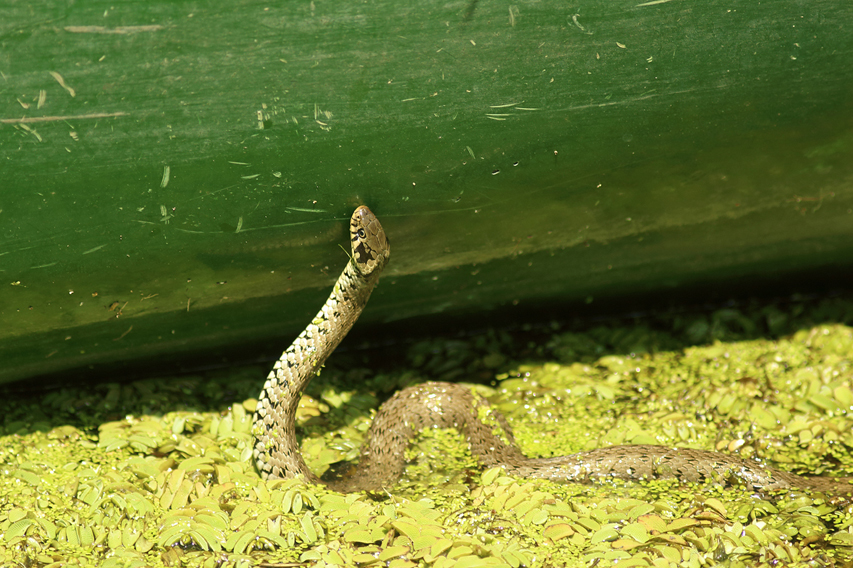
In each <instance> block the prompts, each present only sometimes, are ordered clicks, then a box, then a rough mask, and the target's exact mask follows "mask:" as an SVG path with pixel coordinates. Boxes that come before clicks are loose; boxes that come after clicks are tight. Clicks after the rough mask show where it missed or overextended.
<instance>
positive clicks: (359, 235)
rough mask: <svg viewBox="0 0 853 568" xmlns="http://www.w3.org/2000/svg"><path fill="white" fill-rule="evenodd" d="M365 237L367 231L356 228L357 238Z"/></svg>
mask: <svg viewBox="0 0 853 568" xmlns="http://www.w3.org/2000/svg"><path fill="white" fill-rule="evenodd" d="M365 237H367V233H365V232H364V229H359V230H358V238H360V239H363V238H365Z"/></svg>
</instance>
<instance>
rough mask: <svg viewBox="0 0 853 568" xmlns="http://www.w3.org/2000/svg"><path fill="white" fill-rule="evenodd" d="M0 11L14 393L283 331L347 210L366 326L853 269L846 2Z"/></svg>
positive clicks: (336, 252)
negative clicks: (370, 272) (374, 236)
mask: <svg viewBox="0 0 853 568" xmlns="http://www.w3.org/2000/svg"><path fill="white" fill-rule="evenodd" d="M3 12H4V17H3V19H2V21H0V184H2V191H0V226H2V233H0V277H2V279H1V280H0V286H1V288H0V324H2V325H0V360H2V363H3V364H2V365H0V381H8V380H13V379H18V378H25V377H28V376H34V375H37V374H42V373H46V372H51V371H60V370H65V369H72V368H76V367H81V368H85V367H87V366H98V365H103V364H106V363H110V362H113V361H119V360H131V359H134V358H147V359H152V358H162V357H165V356H167V355H174V354H177V353H182V352H186V351H191V350H200V349H204V348H205V347H211V348H218V347H221V346H225V345H228V344H231V343H233V342H236V341H244V342H245V341H252V340H258V341H263V340H264V339H265V338H269V337H272V336H276V337H286V336H288V335H289V334H292V333H293V332H295V331H296V330H298V329H299V328H301V327H302V326H303V325H304V323H305V321H306V318H308V317H310V315H311V314H312V313H313V311H314V310H316V308H317V307H318V306H319V304H320V302H321V301H322V299H323V298H324V296H325V295H326V293H327V290H328V287H329V286H330V285H331V283H332V281H333V280H334V278H335V277H336V276H337V274H338V273H339V271H340V270H341V268H342V266H343V264H344V262H345V261H346V257H345V255H344V253H343V252H342V251H341V249H340V247H339V246H338V245H339V244H346V239H345V237H344V226H345V219H346V217H347V216H348V215H349V213H350V212H351V211H352V209H353V207H354V206H355V205H357V204H359V203H367V204H368V205H370V206H371V208H373V209H374V211H375V212H376V213H377V214H378V215H379V216H380V218H381V219H382V222H383V224H384V225H385V227H386V230H387V232H388V234H389V235H390V238H391V240H392V243H393V256H392V262H391V265H390V266H389V268H388V271H387V274H386V276H385V277H384V278H383V281H382V284H381V286H380V288H379V289H378V291H377V293H376V294H375V296H374V299H373V300H372V304H371V308H370V310H369V313H368V314H366V319H367V320H369V321H373V322H374V323H376V322H384V321H389V320H404V319H406V318H409V317H413V316H419V315H423V314H430V313H437V314H465V313H471V314H478V313H480V312H483V311H487V310H490V309H492V308H495V307H499V306H504V305H510V304H512V303H518V304H519V305H520V306H521V307H522V308H523V307H524V306H525V305H532V304H535V303H537V302H540V303H541V302H542V301H552V300H557V301H559V302H560V303H561V305H564V306H569V307H571V306H572V305H573V303H582V302H583V301H584V300H585V299H589V298H592V299H593V300H595V299H596V298H602V297H606V296H608V295H610V296H618V295H628V294H632V293H637V292H638V291H654V290H662V289H663V290H672V291H673V293H674V294H675V293H677V292H678V291H680V290H684V289H688V288H689V287H690V286H692V285H694V284H696V283H700V282H706V283H707V282H717V281H719V282H720V283H721V286H724V285H726V283H728V284H731V283H732V282H736V281H737V279H749V278H751V277H756V276H764V277H766V276H767V275H771V276H772V274H774V273H787V272H796V271H801V272H803V271H810V270H815V269H819V268H825V267H828V266H849V265H850V262H849V259H850V258H851V253H853V239H851V237H853V187H851V181H850V180H851V179H853V128H851V127H852V126H853V106H851V99H850V92H851V91H853V66H851V65H850V64H849V62H850V60H851V55H853V31H851V27H850V26H849V25H846V24H845V22H850V21H853V5H850V4H847V3H839V2H830V1H815V2H809V3H807V4H806V3H802V2H794V1H778V2H774V3H772V5H770V4H768V3H761V4H758V3H746V2H743V3H737V2H736V3H734V4H732V3H731V2H722V1H717V0H712V1H709V2H705V3H695V2H688V1H684V0H671V1H667V2H657V3H655V2H648V3H640V2H636V0H634V1H631V2H612V1H594V2H589V3H585V4H584V5H583V6H580V7H578V6H573V5H569V4H566V3H563V2H557V1H552V0H545V1H541V2H517V3H514V4H507V3H498V2H486V1H481V2H477V1H467V2H466V1H451V2H445V3H436V2H408V3H407V2H391V1H376V2H370V3H350V2H327V1H319V0H315V1H314V2H299V3H291V2H288V3H280V4H272V5H271V4H268V3H261V2H253V1H242V2H235V3H233V4H231V5H229V7H228V9H224V8H223V7H222V5H221V3H218V2H180V3H167V2H126V3H120V4H112V3H108V2H97V1H95V2H86V3H72V4H69V3H66V2H44V3H41V4H39V5H34V4H27V3H9V4H8V5H6V6H4V7H3ZM259 111H262V113H263V116H262V121H261V122H260V123H259V119H258V112H259ZM111 307H112V308H113V309H110V308H111ZM117 316H118V317H117Z"/></svg>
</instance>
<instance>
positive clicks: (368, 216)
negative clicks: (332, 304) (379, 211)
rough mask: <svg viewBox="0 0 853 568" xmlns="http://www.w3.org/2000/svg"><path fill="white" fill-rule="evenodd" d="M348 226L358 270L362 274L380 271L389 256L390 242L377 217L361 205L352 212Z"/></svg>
mask: <svg viewBox="0 0 853 568" xmlns="http://www.w3.org/2000/svg"><path fill="white" fill-rule="evenodd" d="M349 228H350V236H351V238H352V259H353V261H354V262H355V265H356V266H357V267H358V270H359V272H361V273H362V274H363V275H364V276H369V275H371V274H372V273H374V272H377V273H378V272H381V271H382V269H383V268H384V267H385V263H387V262H388V259H389V258H390V257H391V244H390V243H389V242H388V237H386V236H385V230H384V229H383V228H382V225H381V224H380V223H379V219H377V218H376V215H374V214H373V212H372V211H371V210H370V209H368V208H367V206H366V205H362V206H360V207H359V208H358V209H356V210H355V212H353V214H352V217H351V218H350V221H349Z"/></svg>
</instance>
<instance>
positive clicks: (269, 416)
mask: <svg viewBox="0 0 853 568" xmlns="http://www.w3.org/2000/svg"><path fill="white" fill-rule="evenodd" d="M350 235H351V238H352V256H351V258H350V261H349V262H348V263H347V265H346V268H345V269H344V271H343V273H342V274H341V276H340V278H338V281H337V282H336V283H335V286H334V289H333V290H332V293H331V295H330V296H329V298H328V299H327V300H326V303H325V305H324V306H323V308H322V309H321V310H320V312H319V313H318V314H317V316H316V317H315V318H314V319H313V320H312V322H311V323H310V324H309V325H308V327H306V328H305V330H304V331H303V332H302V333H301V334H300V335H299V337H297V338H296V340H295V341H294V342H293V344H292V345H291V346H290V347H289V348H288V349H287V350H286V351H285V352H284V353H283V354H282V356H281V358H280V359H279V360H278V361H277V362H276V363H275V366H274V367H273V370H272V371H271V372H270V374H269V376H268V377H267V381H266V383H265V384H264V388H263V391H262V392H261V394H260V396H259V397H258V405H257V409H256V411H255V415H254V425H253V433H254V436H255V448H254V458H255V462H256V464H257V468H258V471H259V472H260V473H261V476H262V477H263V478H264V479H276V478H292V477H297V476H302V477H303V478H304V479H305V480H306V481H309V482H313V483H321V481H320V479H319V478H318V477H317V476H316V475H314V474H313V473H312V472H311V470H310V469H309V468H308V466H307V465H306V464H305V460H304V459H303V458H302V454H301V453H300V451H299V443H298V441H297V438H296V409H297V406H298V405H299V399H300V397H301V395H302V391H303V390H304V389H305V387H306V385H307V384H308V382H309V381H310V380H311V378H312V377H313V376H314V374H315V373H316V372H317V370H318V369H319V368H320V366H321V365H322V364H323V362H324V361H325V360H326V358H327V357H328V356H329V354H330V353H331V352H332V351H334V349H335V348H336V347H337V346H338V344H339V343H340V342H341V340H342V339H343V338H344V336H345V335H346V334H347V332H349V330H350V329H351V328H352V326H353V324H354V323H355V321H356V319H358V316H359V314H361V312H362V310H363V309H364V306H365V304H366V303H367V300H368V299H369V298H370V294H371V292H372V291H373V288H374V287H375V286H376V282H377V281H378V280H379V274H380V273H381V272H382V269H383V268H384V267H385V264H386V263H387V262H388V259H389V258H390V254H391V249H390V245H389V243H388V239H387V237H386V236H385V232H384V230H383V229H382V225H381V224H380V223H379V221H378V220H377V218H376V216H375V215H374V214H373V213H372V212H371V211H370V209H368V208H367V207H365V206H361V207H359V208H358V209H356V210H355V212H354V213H353V215H352V218H351V219H350ZM483 407H488V403H487V402H486V401H484V400H483V399H481V398H479V397H476V396H475V395H474V394H473V393H472V392H471V391H470V390H469V389H467V388H465V387H462V386H460V385H457V384H453V383H442V382H429V383H425V384H421V385H417V386H413V387H409V388H406V389H404V390H402V391H400V392H398V393H397V394H395V395H394V396H393V397H391V398H390V399H389V400H388V401H387V402H386V403H385V404H383V405H382V407H381V408H380V409H379V412H378V413H377V415H376V417H375V419H374V420H373V423H372V425H371V427H370V430H369V432H368V438H367V442H366V443H365V445H364V447H363V448H362V449H361V457H360V460H359V464H358V468H357V470H356V472H355V473H354V474H352V475H349V476H347V477H346V478H344V479H342V480H339V481H333V482H325V483H327V485H329V486H330V488H332V489H334V490H337V491H341V492H352V491H375V490H380V489H383V488H388V487H390V486H392V485H393V484H394V482H395V481H396V480H397V479H399V477H400V476H401V475H402V473H403V469H404V467H405V455H404V454H405V449H406V447H407V445H408V443H409V440H410V439H411V438H412V437H414V436H415V435H416V434H417V433H418V432H419V431H421V430H422V429H424V428H430V427H436V428H455V429H457V431H459V432H461V433H462V434H463V435H464V436H465V437H466V439H467V441H468V444H469V446H470V448H471V451H472V453H473V454H474V455H475V456H476V458H477V459H478V460H479V462H480V463H481V464H482V465H483V466H485V467H493V466H500V467H502V468H503V469H504V470H505V471H506V473H508V474H510V475H515V476H519V477H528V478H545V479H550V480H555V481H569V482H589V481H595V480H606V479H613V478H615V479H623V480H641V479H662V478H677V479H679V480H681V481H685V482H702V481H708V480H710V481H714V482H718V483H724V484H732V485H741V486H744V487H747V488H749V489H751V490H756V491H762V490H785V489H807V490H814V491H824V492H827V493H832V494H835V495H848V494H850V493H851V491H852V490H853V485H851V481H853V479H851V478H827V477H801V476H798V475H794V474H792V473H788V472H784V471H780V470H777V469H774V468H771V467H769V466H767V465H765V464H763V463H762V462H760V461H757V460H751V459H742V458H739V457H736V456H731V455H728V454H722V453H718V452H711V451H703V450H694V449H686V448H670V447H666V446H653V445H622V446H610V447H606V448H600V449H596V450H591V451H586V452H579V453H576V454H572V455H569V456H560V457H552V458H528V457H527V456H525V455H524V454H523V453H522V452H521V451H520V450H519V449H518V447H517V446H516V444H515V439H514V438H513V435H512V430H511V429H510V427H509V424H508V423H507V422H506V420H505V419H504V418H503V416H501V415H500V414H499V413H498V412H497V411H495V410H492V409H489V408H483ZM482 412H485V413H486V414H487V415H488V416H489V417H491V419H493V420H494V422H495V424H493V425H491V426H489V425H487V424H485V423H484V422H482V421H481V420H480V419H479V418H478V415H479V414H481V413H482ZM495 429H497V431H498V435H496V434H495V433H494V432H495Z"/></svg>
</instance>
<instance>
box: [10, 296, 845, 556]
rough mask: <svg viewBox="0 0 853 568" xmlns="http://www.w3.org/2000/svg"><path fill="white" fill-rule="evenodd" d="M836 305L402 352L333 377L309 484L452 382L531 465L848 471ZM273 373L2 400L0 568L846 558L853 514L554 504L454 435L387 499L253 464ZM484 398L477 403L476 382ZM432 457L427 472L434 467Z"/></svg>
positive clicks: (313, 394)
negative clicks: (754, 463)
mask: <svg viewBox="0 0 853 568" xmlns="http://www.w3.org/2000/svg"><path fill="white" fill-rule="evenodd" d="M851 314H853V309H851V304H850V303H845V302H843V301H840V300H839V301H836V302H831V301H830V302H822V303H819V304H818V305H816V306H809V305H806V304H799V303H795V304H794V305H792V306H787V307H785V308H779V307H777V306H760V307H759V308H755V309H744V310H737V309H734V308H726V309H724V310H718V311H716V312H713V313H711V314H698V315H692V316H686V315H684V314H681V315H677V316H672V317H669V318H660V317H659V318H657V319H656V320H655V321H648V320H643V321H634V322H629V323H624V322H623V323H621V324H620V325H599V326H596V327H593V328H589V329H587V330H585V331H584V332H583V333H580V332H578V331H577V330H565V329H561V328H560V326H557V325H555V326H554V329H552V330H550V331H549V333H547V334H545V333H543V332H542V330H541V329H534V330H529V331H527V332H525V331H521V332H517V333H509V332H494V331H491V332H488V333H484V334H482V335H477V336H472V337H465V338H458V337H457V338H452V339H451V338H444V339H433V340H429V341H423V342H419V343H416V344H414V345H412V346H411V348H410V349H409V355H408V359H407V360H406V361H403V362H401V363H400V364H399V366H394V365H388V364H385V365H383V366H381V368H380V366H379V365H377V366H376V369H371V368H370V365H368V366H366V367H365V366H364V365H361V366H356V365H353V364H352V363H351V362H350V363H349V364H347V363H346V360H347V355H346V354H341V362H340V363H335V362H334V359H335V357H333V361H332V362H331V363H330V367H329V368H327V369H325V370H324V371H323V373H322V375H321V377H319V378H318V379H316V380H315V382H314V384H312V386H311V387H310V388H309V393H308V394H307V395H306V396H305V397H304V398H303V401H302V405H301V408H300V412H299V425H300V429H301V431H302V436H303V441H302V448H303V453H304V454H305V456H306V460H307V461H308V463H309V465H310V466H311V467H312V469H314V471H316V472H318V473H322V472H325V471H326V470H327V469H329V468H330V466H333V465H334V464H336V463H338V462H341V461H352V460H354V459H356V458H357V455H358V448H359V446H360V444H361V441H362V440H363V438H364V435H365V433H366V430H367V428H368V426H369V424H370V419H371V416H372V413H373V412H374V409H375V408H376V407H377V406H378V405H379V402H380V399H381V398H384V397H386V396H388V394H389V393H390V392H391V391H393V390H396V389H398V388H400V387H401V386H405V385H406V384H411V383H413V382H418V381H423V380H429V379H442V380H447V379H451V380H459V381H467V382H472V383H477V384H472V388H475V389H477V391H478V392H479V393H480V394H482V395H483V396H486V397H488V398H489V399H490V400H491V402H492V404H493V405H495V407H496V408H498V409H499V410H500V411H501V412H503V413H504V414H505V415H506V416H507V418H508V419H509V420H510V423H511V424H512V426H513V428H514V429H515V433H516V437H517V438H518V440H519V443H520V444H521V445H522V449H523V450H524V451H525V453H527V454H528V455H533V456H543V457H547V456H552V455H561V454H568V453H573V452H576V451H580V450H588V449H592V448H596V447H601V446H606V445H613V444H648V443H653V444H665V445H673V446H682V447H691V448H702V449H712V450H719V451H723V452H731V453H736V454H739V455H740V456H742V457H750V456H752V457H757V458H761V459H766V460H768V461H769V462H771V463H774V464H776V465H777V466H779V467H780V468H782V469H786V470H789V471H793V472H795V473H799V474H809V473H812V474H819V475H848V476H849V475H853V328H851V327H850V326H849V324H850V323H851ZM264 376H265V370H264V369H260V368H250V369H238V370H231V371H229V372H228V373H212V374H209V375H207V376H203V377H202V376H190V377H178V378H157V379H150V380H145V381H139V382H134V383H129V384H118V383H104V384H95V385H80V386H66V387H63V388H61V389H56V390H51V391H45V392H34V393H18V394H13V393H11V392H10V393H7V394H6V396H4V399H3V401H2V402H0V405H2V430H0V434H3V435H2V438H0V439H2V444H0V468H2V477H0V494H2V498H1V499H0V564H2V565H3V566H22V567H23V566H26V567H48V566H50V567H54V566H55V567H59V566H106V567H112V566H114V567H136V566H139V567H143V566H164V567H167V566H168V567H171V566H217V567H221V566H229V567H231V566H233V567H242V566H245V567H249V566H259V565H261V566H263V565H265V563H266V564H268V565H276V564H277V563H278V564H281V563H288V562H290V563H298V564H294V565H310V566H365V567H379V566H382V567H390V568H404V567H415V566H428V567H438V568H443V567H451V566H453V567H459V568H462V567H466V566H503V567H512V568H516V567H519V566H591V565H599V566H601V565H608V566H618V567H623V568H627V567H632V566H655V567H669V566H707V565H715V564H725V565H727V566H779V565H784V566H814V565H850V564H851V562H853V504H851V503H850V502H849V501H846V500H844V499H840V498H837V497H832V496H827V495H823V494H820V493H808V492H805V491H802V492H799V491H791V492H784V493H780V492H777V493H769V494H764V495H759V494H755V493H752V492H749V491H747V490H746V489H744V488H738V487H735V488H723V487H720V486H717V485H712V484H704V485H693V484H682V483H679V482H677V481H673V480H667V481H652V482H640V483H627V482H614V483H607V484H597V485H590V486H584V485H577V484H557V483H551V482H546V481H542V480H525V479H518V478H512V477H507V476H506V475H505V474H504V472H503V471H502V470H501V469H499V468H493V469H488V470H483V469H482V468H480V467H479V466H478V465H477V463H476V462H475V460H474V459H473V458H472V457H471V456H470V454H469V453H468V451H467V449H466V448H465V446H464V441H463V440H462V439H461V437H460V436H459V435H458V434H457V433H456V432H454V431H438V430H430V431H427V432H424V433H423V434H422V435H421V436H420V438H419V441H418V442H417V443H416V444H415V445H414V446H413V447H412V448H410V450H409V452H408V455H407V457H408V458H409V461H410V465H409V467H408V469H407V470H406V475H405V477H404V478H403V479H401V480H400V482H399V483H398V484H397V485H396V486H395V487H392V488H389V489H388V491H387V492H385V493H382V494H372V493H371V494H364V493H361V494H350V495H342V494H337V493H334V492H331V491H329V490H327V489H326V488H324V487H321V486H313V485H307V484H305V483H303V482H302V481H300V480H278V481H269V482H264V481H262V480H261V479H260V477H259V476H258V474H257V473H256V472H255V470H254V468H253V465H252V463H251V450H252V445H253V442H252V438H251V420H252V411H253V409H254V404H255V400H254V398H253V397H254V396H256V395H257V392H259V390H260V388H261V386H262V383H263V378H264ZM483 381H485V382H486V383H487V384H483ZM436 456H441V457H440V459H436Z"/></svg>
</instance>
